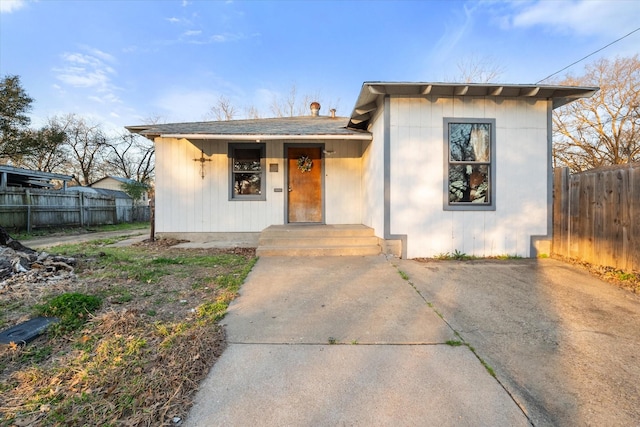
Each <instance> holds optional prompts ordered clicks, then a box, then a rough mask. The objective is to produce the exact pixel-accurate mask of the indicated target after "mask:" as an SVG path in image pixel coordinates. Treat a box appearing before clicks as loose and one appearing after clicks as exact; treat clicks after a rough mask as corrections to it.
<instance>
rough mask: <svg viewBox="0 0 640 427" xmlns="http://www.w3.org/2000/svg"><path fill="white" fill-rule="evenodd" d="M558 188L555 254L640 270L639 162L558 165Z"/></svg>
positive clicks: (555, 188) (556, 193) (555, 219)
mask: <svg viewBox="0 0 640 427" xmlns="http://www.w3.org/2000/svg"><path fill="white" fill-rule="evenodd" d="M553 187H554V189H553V190H554V191H553V194H554V201H553V249H552V252H553V253H554V254H557V255H561V256H565V257H569V258H575V259H580V260H583V261H586V262H589V263H592V264H597V265H604V266H610V267H615V268H618V269H621V270H625V271H632V270H640V163H632V164H627V165H619V166H610V167H603V168H598V169H593V170H590V171H586V172H582V173H578V174H574V175H571V174H569V170H568V169H566V168H562V169H555V170H554V184H553Z"/></svg>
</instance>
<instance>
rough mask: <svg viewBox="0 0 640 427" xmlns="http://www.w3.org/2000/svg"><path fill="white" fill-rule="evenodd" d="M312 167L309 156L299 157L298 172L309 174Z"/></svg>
mask: <svg viewBox="0 0 640 427" xmlns="http://www.w3.org/2000/svg"><path fill="white" fill-rule="evenodd" d="M312 167H313V160H311V159H310V158H309V156H305V155H303V156H300V158H299V159H298V169H300V172H302V173H305V172H309V171H310V170H311V168H312Z"/></svg>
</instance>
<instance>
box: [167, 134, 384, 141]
mask: <svg viewBox="0 0 640 427" xmlns="http://www.w3.org/2000/svg"><path fill="white" fill-rule="evenodd" d="M159 137H161V138H177V139H208V140H223V141H257V140H260V141H273V140H287V141H291V140H296V141H301V140H305V141H318V140H332V141H335V140H344V139H346V140H356V141H371V140H372V139H373V135H371V134H369V133H362V134H350V135H322V134H316V135H260V134H258V135H221V134H200V133H195V134H188V133H168V134H162V135H159Z"/></svg>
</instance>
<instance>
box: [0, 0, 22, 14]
mask: <svg viewBox="0 0 640 427" xmlns="http://www.w3.org/2000/svg"><path fill="white" fill-rule="evenodd" d="M26 4H27V2H26V0H1V1H0V13H11V12H15V11H16V10H20V9H22V8H23V7H24V6H25V5H26Z"/></svg>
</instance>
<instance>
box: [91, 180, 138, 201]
mask: <svg viewBox="0 0 640 427" xmlns="http://www.w3.org/2000/svg"><path fill="white" fill-rule="evenodd" d="M126 184H139V183H138V181H136V180H135V179H131V178H125V177H122V176H105V177H104V178H100V179H99V180H97V181H95V182H94V183H92V184H89V187H91V188H104V189H106V190H117V191H124V187H123V185H126ZM134 204H136V205H141V206H147V205H148V204H149V192H148V191H144V192H143V193H142V197H141V198H140V199H139V200H134Z"/></svg>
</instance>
